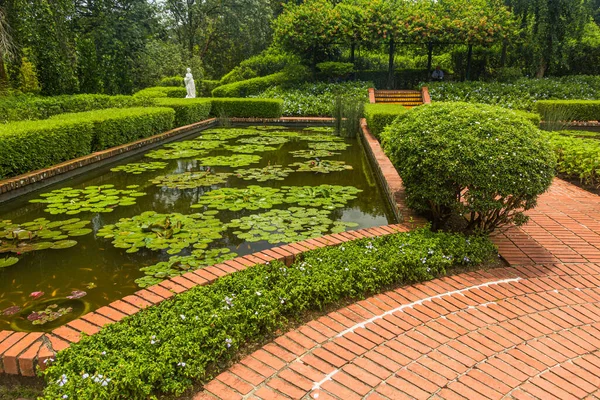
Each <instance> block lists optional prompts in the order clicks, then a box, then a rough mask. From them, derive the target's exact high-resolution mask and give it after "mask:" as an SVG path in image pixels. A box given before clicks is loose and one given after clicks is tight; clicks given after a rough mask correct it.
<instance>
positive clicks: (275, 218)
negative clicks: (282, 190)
mask: <svg viewBox="0 0 600 400" xmlns="http://www.w3.org/2000/svg"><path fill="white" fill-rule="evenodd" d="M330 212H331V211H329V210H319V209H316V208H303V207H290V208H289V209H287V210H279V209H274V210H270V211H267V212H265V213H262V214H255V215H250V216H246V217H242V218H239V219H233V220H231V222H230V223H229V224H227V226H228V227H230V228H237V229H238V230H237V231H235V232H234V234H235V235H237V236H238V238H240V239H243V240H246V241H248V242H258V241H261V240H266V241H268V242H269V243H271V244H277V243H291V242H296V241H299V240H304V239H307V238H314V237H319V236H323V235H324V234H326V233H327V232H329V231H330V230H331V229H332V228H333V227H341V226H346V225H348V226H350V225H349V224H347V223H345V222H340V221H336V222H335V223H334V221H333V220H331V219H330V218H329V214H330Z"/></svg>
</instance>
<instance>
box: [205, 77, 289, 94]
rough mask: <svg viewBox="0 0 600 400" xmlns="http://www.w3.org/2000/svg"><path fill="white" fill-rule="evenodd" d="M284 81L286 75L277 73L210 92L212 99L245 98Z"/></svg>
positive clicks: (223, 86)
mask: <svg viewBox="0 0 600 400" xmlns="http://www.w3.org/2000/svg"><path fill="white" fill-rule="evenodd" d="M286 80H287V74H286V73H285V72H277V73H275V74H271V75H267V76H261V77H258V78H252V79H246V80H245V81H239V82H234V83H229V84H227V85H222V86H219V87H217V88H215V89H214V90H213V91H212V95H213V97H247V96H250V95H255V94H259V93H260V92H263V91H265V90H267V89H268V88H270V87H271V86H276V85H279V84H281V83H283V82H285V81H286Z"/></svg>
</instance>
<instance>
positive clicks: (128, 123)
mask: <svg viewBox="0 0 600 400" xmlns="http://www.w3.org/2000/svg"><path fill="white" fill-rule="evenodd" d="M174 118H175V111H174V110H173V109H171V108H158V107H146V108H111V109H106V110H96V111H87V112H82V113H72V114H61V115H57V116H54V117H52V118H50V119H47V120H41V121H20V122H12V123H8V124H4V125H0V179H4V178H8V177H11V176H15V175H19V174H23V173H26V172H30V171H34V170H36V169H40V168H46V167H49V166H51V165H54V164H57V163H60V162H63V161H67V160H70V159H73V158H76V157H81V156H84V155H87V154H90V153H91V152H93V151H98V150H103V149H106V148H109V147H113V146H118V145H121V144H125V143H129V142H132V141H134V140H137V139H140V138H143V137H147V136H151V135H155V134H157V133H162V132H164V131H168V130H170V129H171V128H172V127H173V121H174Z"/></svg>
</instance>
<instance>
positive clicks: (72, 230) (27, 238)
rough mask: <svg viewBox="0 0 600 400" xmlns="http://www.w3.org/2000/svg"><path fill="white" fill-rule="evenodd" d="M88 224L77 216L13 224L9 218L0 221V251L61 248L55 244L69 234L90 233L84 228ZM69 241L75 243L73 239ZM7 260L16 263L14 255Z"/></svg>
mask: <svg viewBox="0 0 600 400" xmlns="http://www.w3.org/2000/svg"><path fill="white" fill-rule="evenodd" d="M88 224H90V221H82V220H80V219H79V218H71V219H68V220H62V221H53V222H50V221H48V220H47V219H45V218H37V219H35V220H33V221H31V222H25V223H22V224H15V223H13V222H11V221H10V220H4V221H0V253H5V252H12V253H27V252H30V251H37V250H44V249H55V248H62V247H55V246H56V245H57V243H60V242H65V239H66V238H68V237H69V236H83V235H87V234H89V233H91V232H92V230H91V229H89V228H85V226H86V225H88ZM69 242H73V243H74V244H77V242H76V241H74V240H70V241H69ZM69 247H70V246H69ZM8 260H11V261H10V262H11V263H12V264H14V263H16V261H14V257H12V258H9V259H8ZM17 261H18V260H17ZM2 264H3V261H2V259H0V266H1V265H2ZM12 264H10V265H12ZM5 266H8V265H5Z"/></svg>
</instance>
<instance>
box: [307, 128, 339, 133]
mask: <svg viewBox="0 0 600 400" xmlns="http://www.w3.org/2000/svg"><path fill="white" fill-rule="evenodd" d="M304 130H305V131H308V132H318V133H332V134H333V132H335V129H334V128H333V126H309V127H308V128H304Z"/></svg>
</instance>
